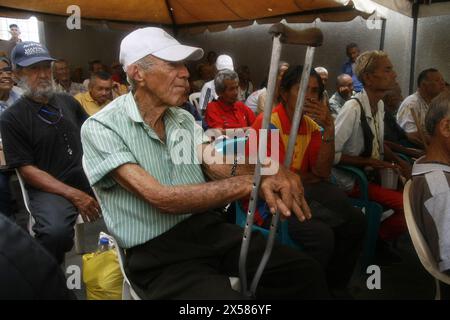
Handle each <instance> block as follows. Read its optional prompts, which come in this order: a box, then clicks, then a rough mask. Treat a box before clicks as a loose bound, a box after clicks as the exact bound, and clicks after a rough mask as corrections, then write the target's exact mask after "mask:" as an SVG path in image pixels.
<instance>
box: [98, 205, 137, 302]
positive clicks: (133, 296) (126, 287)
mask: <svg viewBox="0 0 450 320" xmlns="http://www.w3.org/2000/svg"><path fill="white" fill-rule="evenodd" d="M97 199H98V198H97ZM110 239H111V241H112V243H113V245H114V248H115V250H116V252H117V260H119V266H120V271H121V272H122V275H123V286H122V300H142V299H141V298H140V297H139V295H138V294H137V293H136V291H134V289H133V287H132V286H131V282H130V280H128V277H127V275H126V274H125V268H124V264H123V263H124V260H125V252H124V250H123V249H122V248H120V247H119V245H118V244H117V241H116V239H114V238H113V237H112V236H110Z"/></svg>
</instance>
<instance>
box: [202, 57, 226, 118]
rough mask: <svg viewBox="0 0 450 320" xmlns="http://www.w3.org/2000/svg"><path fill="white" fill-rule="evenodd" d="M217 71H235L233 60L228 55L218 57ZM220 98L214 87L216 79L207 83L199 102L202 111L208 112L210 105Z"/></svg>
mask: <svg viewBox="0 0 450 320" xmlns="http://www.w3.org/2000/svg"><path fill="white" fill-rule="evenodd" d="M216 69H217V72H219V71H222V70H231V71H234V65H233V59H231V57H230V56H227V55H226V54H222V55H220V56H218V57H217V60H216ZM218 97H219V96H218V95H217V93H216V87H215V85H214V79H213V80H211V81H208V82H207V83H205V84H204V85H203V88H202V91H201V95H200V100H199V105H200V108H201V109H202V111H205V110H206V107H207V106H208V103H210V102H211V101H213V100H217V98H218Z"/></svg>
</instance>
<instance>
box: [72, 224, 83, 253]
mask: <svg viewBox="0 0 450 320" xmlns="http://www.w3.org/2000/svg"><path fill="white" fill-rule="evenodd" d="M74 242H75V252H76V253H77V254H83V253H84V252H85V250H84V223H77V224H75V241H74Z"/></svg>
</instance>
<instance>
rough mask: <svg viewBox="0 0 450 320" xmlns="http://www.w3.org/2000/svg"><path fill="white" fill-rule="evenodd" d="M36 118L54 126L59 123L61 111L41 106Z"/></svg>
mask: <svg viewBox="0 0 450 320" xmlns="http://www.w3.org/2000/svg"><path fill="white" fill-rule="evenodd" d="M37 116H38V118H39V119H41V120H42V121H44V122H45V123H46V124H49V125H55V124H57V123H58V122H59V121H61V119H62V117H63V114H62V110H61V109H59V108H55V107H52V106H42V107H41V108H40V109H39V111H38V114H37Z"/></svg>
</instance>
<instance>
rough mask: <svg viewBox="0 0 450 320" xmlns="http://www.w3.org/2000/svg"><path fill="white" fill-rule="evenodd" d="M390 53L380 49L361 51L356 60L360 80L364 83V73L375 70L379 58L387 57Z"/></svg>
mask: <svg viewBox="0 0 450 320" xmlns="http://www.w3.org/2000/svg"><path fill="white" fill-rule="evenodd" d="M387 56H388V55H387V54H386V53H385V52H383V51H379V50H372V51H366V52H363V53H361V54H360V55H359V56H358V58H357V59H356V61H355V73H356V76H357V77H358V79H359V81H361V82H362V84H365V83H364V77H363V76H364V74H366V73H371V72H374V71H375V68H376V67H377V64H378V60H379V59H380V58H386V57H387Z"/></svg>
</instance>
